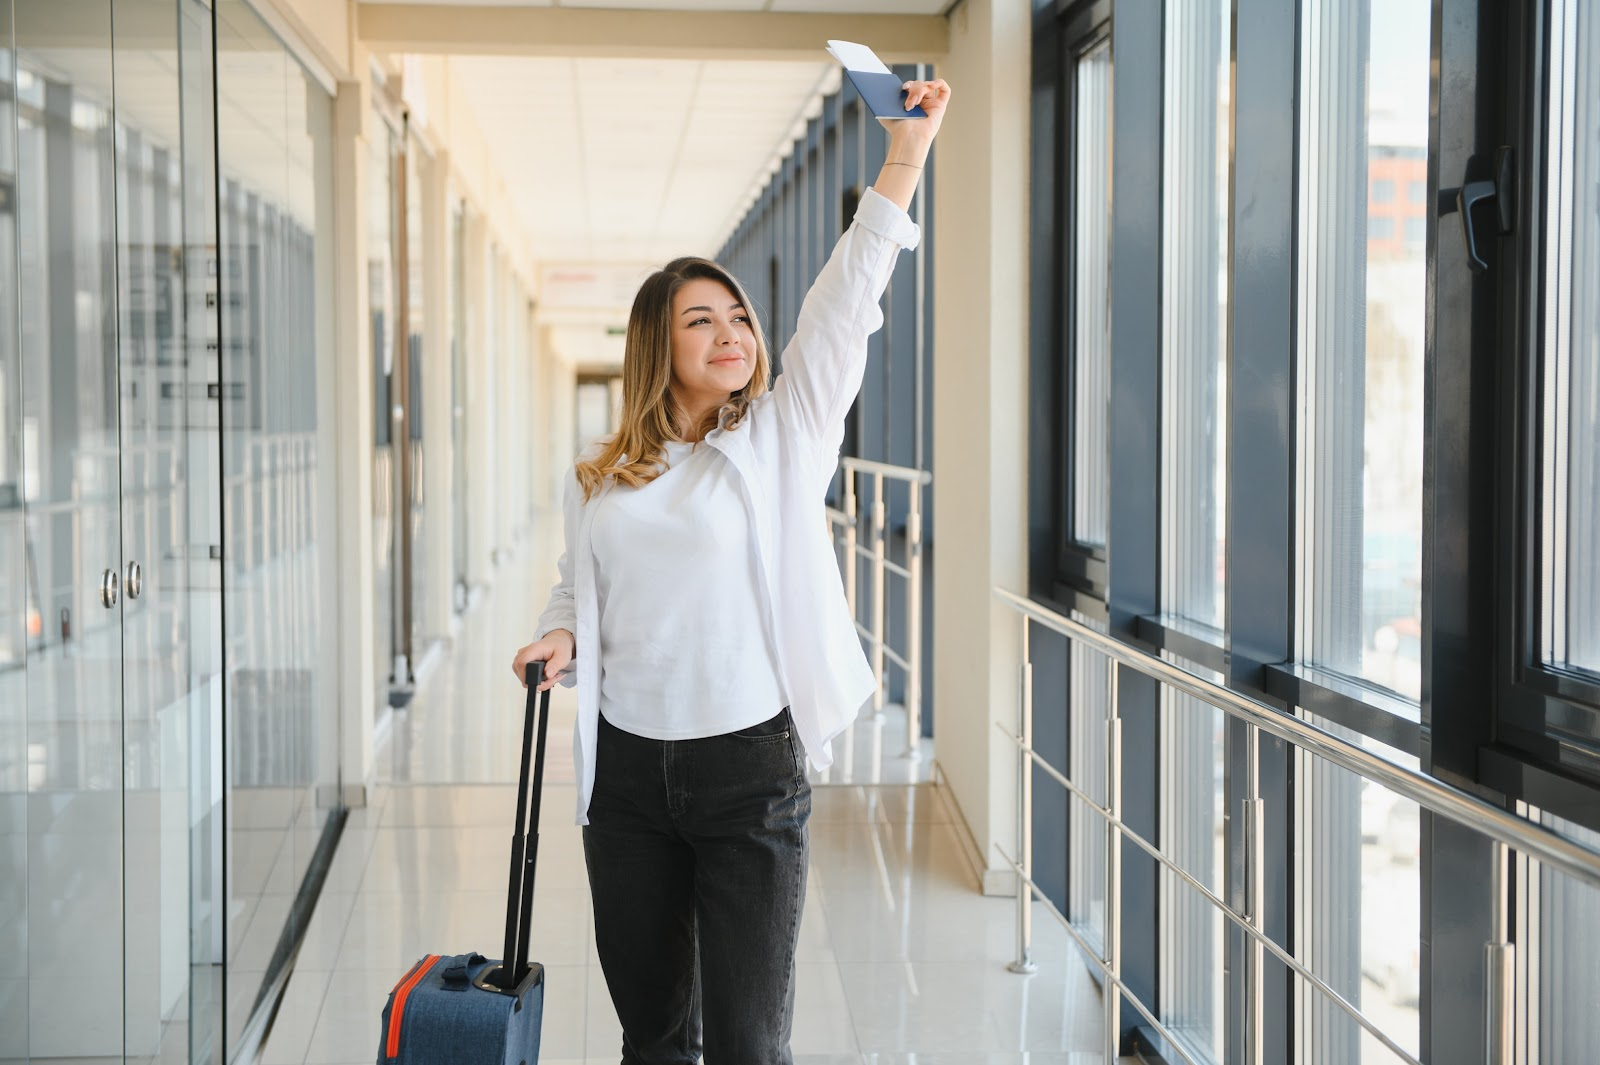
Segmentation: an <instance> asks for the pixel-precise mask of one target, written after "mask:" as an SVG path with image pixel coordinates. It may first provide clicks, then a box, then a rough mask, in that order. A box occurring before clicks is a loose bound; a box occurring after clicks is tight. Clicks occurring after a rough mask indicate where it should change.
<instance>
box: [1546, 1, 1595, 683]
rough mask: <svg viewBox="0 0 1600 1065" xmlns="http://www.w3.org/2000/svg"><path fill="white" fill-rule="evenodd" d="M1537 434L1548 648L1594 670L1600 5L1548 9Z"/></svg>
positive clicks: (1567, 663)
mask: <svg viewBox="0 0 1600 1065" xmlns="http://www.w3.org/2000/svg"><path fill="white" fill-rule="evenodd" d="M1550 18H1551V31H1550V41H1551V71H1550V74H1551V76H1550V82H1551V91H1550V116H1549V118H1550V131H1551V133H1550V144H1549V147H1548V149H1547V150H1548V152H1549V156H1550V162H1549V173H1550V175H1551V185H1550V188H1549V191H1548V194H1547V198H1548V202H1549V217H1548V222H1547V224H1546V230H1545V232H1546V253H1545V254H1546V264H1545V302H1544V310H1545V321H1544V360H1543V361H1544V439H1543V443H1542V448H1541V450H1542V453H1543V460H1544V462H1543V465H1544V470H1543V478H1542V484H1541V490H1542V496H1543V499H1542V511H1543V513H1542V515H1541V516H1542V519H1543V525H1544V550H1543V561H1544V573H1543V577H1544V582H1543V584H1544V591H1543V600H1544V639H1543V642H1544V659H1545V661H1546V662H1548V663H1550V664H1552V665H1556V666H1564V667H1575V668H1579V669H1586V670H1589V671H1591V672H1594V673H1600V551H1596V550H1595V542H1596V534H1595V530H1596V529H1597V528H1600V211H1597V210H1596V203H1595V189H1596V188H1600V65H1597V64H1596V63H1594V62H1593V61H1592V58H1591V61H1588V62H1585V61H1584V60H1585V58H1586V57H1593V56H1596V55H1600V11H1597V10H1596V8H1595V6H1594V5H1593V4H1587V5H1586V4H1580V3H1576V2H1573V0H1564V2H1557V3H1555V4H1554V5H1553V6H1552V9H1551V16H1550Z"/></svg>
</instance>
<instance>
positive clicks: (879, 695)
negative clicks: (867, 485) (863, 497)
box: [872, 472, 888, 716]
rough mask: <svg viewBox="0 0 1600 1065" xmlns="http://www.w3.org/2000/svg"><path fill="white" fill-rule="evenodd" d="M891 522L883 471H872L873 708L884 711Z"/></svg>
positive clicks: (879, 712) (875, 712)
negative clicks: (886, 575)
mask: <svg viewBox="0 0 1600 1065" xmlns="http://www.w3.org/2000/svg"><path fill="white" fill-rule="evenodd" d="M887 524H888V521H887V518H886V511H885V508H884V505H883V474H881V473H877V472H874V473H873V475H872V676H873V678H874V679H875V680H876V681H877V682H878V686H877V688H876V689H875V690H874V691H873V693H872V712H873V714H874V715H876V716H882V714H883V615H884V589H883V585H884V576H883V573H884V571H883V563H884V560H885V558H886V555H885V553H884V550H885V546H886V545H885V530H884V526H885V525H887Z"/></svg>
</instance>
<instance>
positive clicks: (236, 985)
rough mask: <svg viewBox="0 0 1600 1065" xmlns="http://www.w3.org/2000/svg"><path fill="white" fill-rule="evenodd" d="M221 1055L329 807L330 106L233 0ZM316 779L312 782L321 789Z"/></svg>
mask: <svg viewBox="0 0 1600 1065" xmlns="http://www.w3.org/2000/svg"><path fill="white" fill-rule="evenodd" d="M216 19H217V56H218V59H217V108H218V114H217V130H218V144H217V158H218V164H219V171H220V174H219V196H220V201H221V206H220V212H219V213H220V219H221V221H220V226H221V232H220V241H219V244H220V247H219V251H220V285H219V288H220V296H221V303H222V308H223V313H222V322H221V386H220V387H221V395H222V409H221V419H222V467H223V481H224V484H225V502H224V525H223V549H222V555H223V560H224V569H223V588H224V594H223V598H224V619H225V628H226V632H227V644H226V658H225V667H224V700H225V706H226V718H225V726H226V729H227V751H228V761H227V766H226V768H227V772H228V787H227V806H226V808H227V818H226V835H227V844H226V854H227V874H226V875H227V885H228V890H227V897H228V911H227V912H228V921H227V958H228V985H227V986H228V996H227V997H228V1002H227V1017H228V1046H229V1048H230V1053H231V1052H234V1051H236V1050H237V1049H238V1048H239V1046H240V1041H241V1039H243V1038H246V1037H247V1036H248V1034H249V1032H248V1025H249V1023H250V1021H251V1018H252V1016H253V1015H254V1014H255V1013H256V1011H257V1010H258V1009H259V1008H260V1007H261V1006H262V1005H263V1004H264V1003H266V1002H268V1001H269V1000H270V998H271V996H272V994H273V992H274V991H275V989H276V982H277V981H278V980H279V979H281V977H282V976H283V973H284V967H285V963H286V961H287V957H286V952H287V950H288V948H289V946H290V940H291V937H292V934H293V933H292V928H293V924H292V922H293V920H294V919H295V916H296V912H295V907H296V904H297V899H298V897H299V893H300V892H301V890H302V886H303V885H304V884H305V881H306V877H307V874H308V871H310V868H311V863H312V858H313V856H314V855H315V853H316V849H317V844H318V842H319V840H320V839H321V838H322V833H323V830H324V827H325V826H326V824H327V822H328V818H329V814H330V812H331V810H332V809H333V807H334V806H335V804H336V802H335V797H336V788H335V787H333V785H334V784H335V783H336V782H335V781H322V780H319V779H318V778H319V767H320V766H322V765H323V763H324V759H323V758H322V753H323V752H322V751H321V750H320V744H321V743H323V742H325V741H324V740H323V739H322V732H323V729H322V727H321V726H322V722H321V718H322V717H324V716H326V714H327V713H328V712H330V711H328V710H327V709H326V708H328V707H331V706H332V705H333V703H332V700H331V684H332V678H331V677H328V676H326V675H324V674H325V670H324V668H323V667H322V665H321V664H320V663H321V661H322V659H321V656H320V654H319V650H320V646H321V641H322V640H323V639H325V638H327V637H329V636H331V633H329V632H328V631H327V630H326V629H325V622H324V618H325V615H326V613H327V610H326V608H327V607H328V606H330V605H331V604H328V603H325V602H324V601H323V598H322V594H321V582H320V576H319V559H320V555H321V553H322V552H324V551H327V550H332V545H331V544H324V543H322V542H320V541H319V540H318V537H317V530H318V527H319V523H318V515H317V505H318V503H317V501H318V493H317V483H318V479H319V477H320V476H321V475H322V467H321V462H322V460H321V459H320V458H319V452H318V447H317V432H318V372H317V371H318V360H317V352H318V347H319V336H318V329H317V317H316V308H317V302H318V300H317V296H318V291H319V286H321V285H324V284H326V278H325V277H323V276H321V275H320V274H319V271H318V262H317V255H316V241H317V237H316V233H317V228H318V226H317V223H318V217H317V214H318V202H319V200H318V188H319V186H326V184H327V183H328V181H329V177H328V175H327V174H326V173H324V172H323V171H324V170H325V169H326V167H327V164H328V160H329V153H328V151H327V148H326V145H327V141H328V139H329V138H330V137H331V132H332V130H331V123H332V117H331V103H330V101H329V98H328V96H327V94H326V93H325V92H324V91H323V90H322V89H321V87H320V86H318V85H316V84H315V83H312V82H310V81H309V80H308V77H307V75H306V73H305V72H304V70H303V69H302V68H301V67H300V66H299V65H298V64H297V63H296V62H295V61H294V60H293V58H292V57H291V56H290V55H289V54H288V52H287V51H286V50H285V48H284V47H283V45H282V44H281V43H280V42H279V41H278V39H277V38H276V37H275V36H274V35H273V34H272V32H271V31H270V30H269V29H268V27H267V26H266V24H265V23H264V22H262V20H261V19H260V18H259V17H258V16H257V15H256V14H255V13H254V11H253V10H252V9H251V8H250V7H249V6H248V5H247V4H246V3H244V2H243V0H221V2H219V3H218V5H217V11H216ZM319 784H323V785H327V786H325V787H323V788H320V789H319V787H318V785H319Z"/></svg>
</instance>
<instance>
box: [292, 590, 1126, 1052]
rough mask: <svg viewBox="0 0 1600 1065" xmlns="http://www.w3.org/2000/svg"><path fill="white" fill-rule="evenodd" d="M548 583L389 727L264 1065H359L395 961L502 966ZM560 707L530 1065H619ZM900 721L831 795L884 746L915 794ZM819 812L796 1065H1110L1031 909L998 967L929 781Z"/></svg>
mask: <svg viewBox="0 0 1600 1065" xmlns="http://www.w3.org/2000/svg"><path fill="white" fill-rule="evenodd" d="M508 568H509V567H508ZM545 586H546V585H545V583H544V580H543V579H542V575H528V574H526V573H516V574H511V575H509V576H508V580H507V581H506V582H505V583H504V584H503V585H502V587H507V588H510V587H515V588H518V589H519V591H518V593H517V594H515V595H499V596H491V597H490V598H489V599H488V600H487V601H486V602H484V603H483V604H482V605H481V606H480V607H479V608H478V609H477V610H475V611H474V612H473V614H472V615H471V616H470V617H469V618H468V620H467V622H466V624H465V625H464V626H463V629H462V632H461V634H460V636H459V637H458V639H457V641H456V650H455V653H454V654H453V655H451V656H450V657H449V658H448V659H447V660H446V661H445V662H444V663H442V664H441V666H440V667H439V669H438V671H437V672H436V673H435V674H434V675H433V676H432V677H430V678H428V680H427V681H426V682H425V683H424V685H423V687H422V690H421V691H420V692H419V693H418V696H417V698H416V700H415V701H414V702H413V704H412V705H411V707H409V708H408V709H406V710H404V711H401V712H398V713H397V714H396V716H395V718H394V720H393V723H392V726H391V729H390V735H389V739H388V742H387V745H386V746H385V748H384V749H383V750H382V752H381V755H380V757H381V765H382V767H383V768H382V770H381V771H380V776H381V778H382V779H383V783H382V784H381V785H380V787H379V788H378V789H377V791H376V794H375V795H374V796H373V798H372V802H371V804H370V805H369V806H368V807H367V808H366V809H364V810H359V811H356V812H354V813H353V814H352V816H351V819H350V822H349V825H348V827H347V828H346V830H345V835H344V839H343V841H342V843H341V845H340V849H339V853H338V855H337V856H336V858H335V860H334V863H333V869H332V872H331V874H330V877H329V880H328V883H327V886H326V888H325V890H324V894H323V897H322V899H321V901H320V903H319V905H318V907H317V912H316V915H315V916H314V917H313V919H312V923H311V928H310V931H309V933H308V936H307V941H306V943H305V946H304V947H303V949H302V950H301V952H300V956H299V958H298V960H297V963H296V967H295V972H294V975H293V977H292V978H291V980H290V983H289V986H288V990H287V992H286V996H285V999H284V1002H283V1004H282V1007H281V1008H280V1010H279V1012H278V1016H277V1020H276V1022H275V1024H274V1026H273V1029H272V1032H271V1034H270V1036H269V1038H268V1041H267V1043H266V1045H265V1048H264V1056H263V1059H262V1060H263V1062H264V1063H265V1065H290V1063H293V1065H299V1063H302V1062H307V1063H318V1065H347V1063H352V1065H353V1063H356V1062H370V1061H371V1060H372V1059H373V1055H374V1052H375V1048H376V1045H377V1039H378V1016H379V1012H380V1011H381V1010H382V1008H383V1004H384V999H385V996H386V994H387V993H388V991H389V989H390V987H391V986H392V985H393V984H394V982H395V981H396V979H397V978H398V977H399V976H400V975H401V974H402V973H403V972H404V970H405V969H406V967H407V966H409V965H410V964H412V963H413V962H414V961H415V960H416V959H417V958H418V957H420V956H421V955H422V954H424V953H427V952H429V951H441V950H443V951H450V952H459V951H464V950H480V951H483V952H484V953H487V954H489V955H490V956H495V955H497V954H498V949H497V947H496V944H497V943H498V942H499V941H500V938H501V933H502V927H503V926H502V922H503V920H504V908H503V907H504V886H503V885H504V875H505V858H506V848H507V845H508V837H509V835H510V823H511V815H512V807H513V805H514V801H515V784H514V782H515V772H516V764H515V759H516V757H517V751H518V749H519V747H518V744H519V739H520V737H519V733H520V729H521V716H522V715H521V708H522V690H521V688H520V687H519V686H518V685H517V684H516V683H515V681H514V680H513V679H512V677H511V671H510V663H511V658H512V655H513V654H514V653H515V651H516V648H517V646H518V645H520V644H521V643H524V642H526V639H527V638H528V634H529V632H530V629H531V627H532V618H533V616H534V613H535V612H536V609H537V605H536V604H535V603H533V602H532V600H533V599H539V600H541V601H542V599H543V588H544V587H545ZM521 589H531V590H533V591H529V592H528V593H527V594H522V592H521ZM513 600H520V601H513ZM575 710H576V707H575V699H574V698H573V694H572V692H571V691H569V690H565V689H560V690H558V691H557V693H556V699H555V702H554V708H553V712H552V723H551V745H550V758H549V762H548V765H547V780H548V783H547V791H546V796H545V804H544V811H543V815H542V817H541V828H542V837H541V844H540V855H539V877H538V890H537V895H536V899H535V918H534V926H533V946H532V955H533V957H534V958H535V959H536V960H538V961H540V962H543V963H544V964H545V966H546V973H547V977H546V979H547V992H546V994H547V1002H546V1005H545V1013H544V1046H543V1049H542V1053H541V1055H540V1061H541V1065H583V1063H586V1062H587V1063H594V1062H611V1063H614V1062H616V1061H617V1060H618V1059H619V1057H620V1047H621V1036H620V1030H619V1028H618V1026H617V1021H616V1017H615V1014H614V1012H613V1010H612V1007H611V1002H610V999H609V998H608V997H607V994H606V988H605V983H604V980H603V978H602V976H601V972H600V967H599V962H598V960H597V959H596V957H595V953H594V937H593V930H592V918H591V911H590V906H589V897H588V888H587V881H586V879H585V874H584V867H583V854H582V847H581V841H580V836H579V831H578V829H577V828H576V827H574V826H573V823H572V821H573V818H572V812H573V801H574V797H575V788H574V786H573V783H572V779H573V776H572V759H571V752H570V746H569V744H570V740H569V737H570V735H571V728H572V721H573V716H574V713H575ZM902 721H903V719H902V718H897V717H895V716H894V715H893V714H886V715H885V718H884V720H883V721H881V722H874V721H873V720H872V719H871V715H870V714H869V715H865V716H864V720H863V721H862V722H861V723H860V724H858V726H857V734H856V736H855V737H854V740H853V744H854V747H855V749H854V751H853V752H852V757H851V758H849V759H845V758H842V757H841V759H840V763H839V764H838V765H836V767H835V769H834V771H833V773H832V774H831V777H832V778H833V780H834V781H838V780H840V779H841V778H845V779H854V780H856V781H861V780H871V779H873V778H874V770H873V769H872V766H871V765H870V764H869V761H870V760H869V759H867V758H866V755H865V753H864V752H871V751H872V750H873V748H874V746H875V745H880V744H881V749H882V750H884V751H885V752H886V753H889V754H890V756H889V757H886V758H885V759H884V760H883V762H882V765H881V768H879V769H877V770H876V776H877V779H899V780H906V779H911V780H917V779H923V780H925V779H926V773H927V769H926V766H927V764H928V759H927V758H923V759H922V760H921V767H920V768H917V767H915V766H914V763H912V761H911V760H910V759H906V758H903V757H896V756H895V755H898V753H899V752H896V751H895V750H894V744H893V741H892V739H890V737H896V736H898V737H902V738H903V735H904V732H903V725H901V722H902ZM902 744H903V739H902ZM841 750H842V748H841ZM891 774H893V775H891ZM815 796H816V802H815V814H814V816H813V819H812V822H811V832H812V868H811V875H810V890H809V893H808V896H807V900H806V909H805V915H804V919H803V923H802V927H801V936H800V948H799V956H798V966H797V967H798V978H799V985H798V992H797V1001H796V1023H795V1038H794V1051H795V1061H796V1062H797V1065H824V1063H828V1065H834V1063H841V1065H842V1063H847V1062H848V1063H851V1065H863V1063H866V1065H890V1063H896V1065H956V1063H960V1065H1000V1063H1006V1065H1024V1063H1027V1065H1068V1063H1072V1065H1079V1063H1083V1065H1087V1063H1088V1062H1100V1061H1103V1060H1104V1059H1103V1056H1102V1052H1101V1051H1100V1050H1099V1049H1097V1048H1099V1047H1101V1046H1102V1045H1103V1044H1102V1032H1103V1027H1102V1009H1101V1005H1100V997H1099V993H1098V991H1097V990H1096V988H1095V986H1094V984H1093V983H1092V982H1091V981H1090V979H1089V977H1088V975H1087V973H1086V972H1085V969H1084V966H1083V964H1082V962H1081V961H1080V960H1079V959H1078V957H1077V956H1076V954H1075V953H1073V952H1072V951H1071V950H1069V941H1068V939H1067V937H1066V934H1065V933H1064V932H1063V931H1062V930H1061V929H1060V928H1059V926H1057V925H1056V924H1055V922H1054V920H1053V919H1052V918H1050V917H1049V915H1048V914H1047V913H1046V912H1044V911H1043V910H1037V911H1036V916H1035V920H1034V929H1035V938H1036V943H1035V958H1036V960H1037V961H1038V962H1039V972H1038V973H1037V974H1036V975H1033V976H1031V977H1020V976H1016V975H1013V974H1011V973H1009V972H1007V970H1006V963H1007V962H1008V961H1010V960H1011V958H1012V957H1013V956H1014V951H1015V940H1014V926H1013V921H1014V917H1015V912H1016V910H1015V903H1014V901H1013V900H1010V899H999V898H985V897H983V896H982V895H980V894H979V892H978V886H977V885H978V881H977V877H976V875H975V873H974V872H973V870H972V868H971V865H970V863H969V862H968V860H967V858H966V855H965V852H964V851H963V849H962V845H961V843H960V837H959V836H958V835H957V829H956V827H955V826H954V825H952V824H951V823H950V821H949V816H948V814H947V811H946V810H945V808H944V806H943V804H942V803H941V802H940V801H939V798H938V797H937V795H936V794H935V792H934V788H933V786H932V785H931V784H927V783H912V784H903V783H887V784H882V785H867V784H861V783H855V784H838V783H835V784H830V785H820V784H819V786H818V787H817V790H816V793H815ZM713 1065H715V1063H713Z"/></svg>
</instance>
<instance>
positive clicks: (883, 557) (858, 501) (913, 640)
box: [828, 458, 933, 758]
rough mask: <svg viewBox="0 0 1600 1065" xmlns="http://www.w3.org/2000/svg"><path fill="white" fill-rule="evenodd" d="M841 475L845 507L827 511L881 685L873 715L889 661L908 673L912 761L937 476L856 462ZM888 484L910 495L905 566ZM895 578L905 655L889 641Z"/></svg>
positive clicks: (853, 611) (855, 616)
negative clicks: (928, 514)
mask: <svg viewBox="0 0 1600 1065" xmlns="http://www.w3.org/2000/svg"><path fill="white" fill-rule="evenodd" d="M839 471H840V473H841V475H842V476H843V480H844V498H843V500H842V502H843V504H844V506H843V507H841V508H839V509H835V508H833V507H829V508H828V525H829V531H830V534H832V535H833V537H834V544H835V546H837V547H842V548H843V555H842V557H841V559H840V564H841V566H842V567H843V570H844V587H845V598H846V600H847V601H848V602H849V604H850V617H851V619H852V620H854V622H855V625H856V632H858V633H859V634H860V635H861V638H862V639H863V640H865V641H867V646H868V649H869V658H870V659H871V662H872V676H873V679H875V680H876V681H877V682H878V686H877V688H876V689H875V690H874V691H873V693H872V710H873V713H874V714H879V715H881V714H882V713H883V708H884V703H885V692H886V687H887V686H886V683H885V679H884V661H885V660H886V659H887V660H888V661H890V662H893V663H894V664H895V665H897V666H899V667H900V668H901V669H902V670H904V671H905V678H906V687H905V708H906V751H907V754H908V756H909V757H912V758H915V757H917V753H918V751H919V750H920V744H921V740H922V489H923V488H924V487H925V486H926V485H930V484H932V483H933V474H931V473H929V472H928V471H927V470H915V469H911V468H909V467H906V466H891V465H889V464H887V463H883V462H872V461H870V460H868V459H857V458H842V459H840V460H839ZM858 478H870V481H871V483H870V487H869V489H868V491H867V493H866V496H865V498H866V501H867V502H868V505H869V507H870V509H868V510H867V512H866V513H865V515H863V513H862V502H863V497H862V495H861V494H860V493H859V492H858V491H857V483H856V482H857V479H858ZM886 481H900V482H902V483H904V484H905V485H906V486H907V490H908V492H909V503H908V506H907V510H906V558H905V565H900V564H899V563H897V562H895V561H893V560H892V559H890V558H889V552H888V537H889V530H888V524H889V523H888V507H887V506H886V505H885V503H884V485H885V482H886ZM863 517H864V518H865V520H866V523H867V539H868V542H869V545H870V546H867V545H863V544H862V543H861V542H860V541H861V536H860V529H861V523H862V520H863ZM834 529H839V530H842V534H841V533H840V532H834V531H833V530H834ZM858 559H866V561H867V564H868V565H869V566H870V567H871V570H870V573H871V587H872V592H871V608H872V609H871V616H870V619H869V620H870V624H869V625H863V624H862V623H861V610H860V605H859V603H858V599H859V598H860V595H859V591H858V586H859V583H860V580H859V577H860V571H859V570H858V568H857V560H858ZM890 574H894V575H895V576H897V577H900V578H902V579H903V580H904V581H905V582H906V598H905V602H906V619H905V628H904V631H905V634H906V650H905V653H904V654H901V653H899V652H897V651H896V650H895V649H894V648H892V647H890V646H889V645H888V641H887V638H886V636H885V622H886V620H887V612H888V577H889V575H890Z"/></svg>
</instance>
